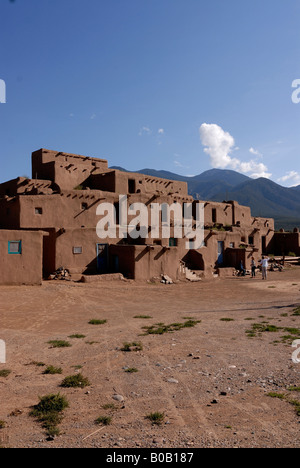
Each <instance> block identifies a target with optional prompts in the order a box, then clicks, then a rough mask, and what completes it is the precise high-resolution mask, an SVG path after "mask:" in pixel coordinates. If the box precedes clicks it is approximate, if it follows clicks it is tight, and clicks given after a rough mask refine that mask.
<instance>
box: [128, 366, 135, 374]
mask: <svg viewBox="0 0 300 468" xmlns="http://www.w3.org/2000/svg"><path fill="white" fill-rule="evenodd" d="M125 372H127V373H128V374H134V373H135V372H138V369H137V368H136V367H129V369H125Z"/></svg>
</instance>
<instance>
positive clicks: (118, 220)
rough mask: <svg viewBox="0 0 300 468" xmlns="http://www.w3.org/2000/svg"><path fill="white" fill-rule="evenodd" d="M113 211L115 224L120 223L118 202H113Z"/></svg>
mask: <svg viewBox="0 0 300 468" xmlns="http://www.w3.org/2000/svg"><path fill="white" fill-rule="evenodd" d="M114 207H115V213H116V224H117V225H119V224H120V203H119V202H117V203H114Z"/></svg>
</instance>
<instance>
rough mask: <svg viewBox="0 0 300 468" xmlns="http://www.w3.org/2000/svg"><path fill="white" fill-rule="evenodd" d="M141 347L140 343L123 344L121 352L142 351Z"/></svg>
mask: <svg viewBox="0 0 300 468" xmlns="http://www.w3.org/2000/svg"><path fill="white" fill-rule="evenodd" d="M142 349H143V345H142V343H141V342H140V341H133V342H132V343H123V348H121V351H124V352H125V353H129V352H131V351H142Z"/></svg>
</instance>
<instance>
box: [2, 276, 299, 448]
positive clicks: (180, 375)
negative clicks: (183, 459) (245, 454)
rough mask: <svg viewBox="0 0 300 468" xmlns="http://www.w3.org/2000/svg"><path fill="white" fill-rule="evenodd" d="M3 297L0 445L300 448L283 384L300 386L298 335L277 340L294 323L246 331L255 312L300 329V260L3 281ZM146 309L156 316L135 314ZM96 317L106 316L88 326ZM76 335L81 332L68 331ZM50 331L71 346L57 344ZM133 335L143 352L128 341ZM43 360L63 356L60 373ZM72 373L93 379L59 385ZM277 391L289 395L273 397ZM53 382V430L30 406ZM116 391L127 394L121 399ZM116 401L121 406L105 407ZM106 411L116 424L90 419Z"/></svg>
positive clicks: (58, 360)
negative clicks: (87, 279) (151, 330)
mask: <svg viewBox="0 0 300 468" xmlns="http://www.w3.org/2000/svg"><path fill="white" fill-rule="evenodd" d="M0 297H1V305H0V339H2V340H4V341H5V343H6V350H7V362H6V363H5V364H0V371H1V370H4V369H9V370H10V371H11V373H10V374H9V375H8V376H7V377H0V420H1V421H4V422H5V427H4V428H3V429H0V445H1V446H4V447H12V448H83V447H85V448H90V447H105V448H112V447H114V448H116V449H117V448H121V447H122V448H138V447H140V448H148V447H162V448H172V447H173V448H185V447H188V448H202V447H278V448H279V447H299V440H300V439H299V427H300V426H299V422H300V418H299V416H298V415H297V412H296V411H295V406H294V405H293V404H291V403H290V400H291V399H294V400H295V399H296V400H297V399H298V400H300V395H299V393H298V392H294V391H292V392H291V391H289V390H288V389H289V388H290V387H299V385H300V379H299V372H300V364H295V363H293V361H292V353H293V351H295V350H294V349H293V348H292V346H291V342H290V341H283V340H282V336H283V335H286V334H287V332H286V331H283V330H280V331H277V332H273V333H272V332H265V333H261V335H259V334H256V336H251V337H249V336H248V334H247V331H249V330H250V329H251V328H252V326H253V324H255V323H256V324H257V323H259V324H262V323H264V324H271V325H276V326H277V327H281V328H283V329H284V328H291V327H293V328H299V317H298V316H295V315H293V310H294V309H295V307H297V306H299V305H300V267H294V268H293V269H288V270H286V271H284V272H282V273H279V272H278V273H270V276H269V279H268V281H262V280H261V276H258V277H257V278H256V279H251V278H249V277H246V278H228V279H218V278H213V279H210V280H203V281H201V282H200V283H178V284H172V285H163V284H146V283H135V282H132V281H130V282H123V281H114V282H105V283H104V282H103V283H102V282H101V283H98V284H97V283H88V284H84V283H74V282H64V281H50V282H45V283H44V284H43V286H41V287H27V286H20V287H0ZM140 315H148V316H151V318H148V319H145V318H135V317H136V316H140ZM187 317H192V318H193V319H195V320H199V321H201V323H197V324H196V326H195V327H191V328H183V329H181V330H179V331H175V332H173V333H165V334H163V335H144V332H145V330H143V328H142V327H144V326H150V325H153V324H155V323H159V322H160V323H164V324H170V323H174V322H180V323H183V322H185V321H186V320H187ZM91 319H106V320H107V322H106V323H105V324H102V325H91V324H89V321H90V320H91ZM222 319H228V320H222ZM229 319H231V320H229ZM74 334H82V335H85V337H84V338H69V337H70V336H71V335H74ZM299 338H300V337H299ZM50 340H67V341H69V342H70V343H71V345H72V346H71V347H69V348H53V347H51V345H50V344H49V343H48V342H49V341H50ZM135 341H140V342H141V343H142V345H143V349H142V350H141V351H131V352H124V351H122V350H121V348H122V346H123V344H124V343H125V342H135ZM275 342H276V343H275ZM37 362H40V363H44V366H43V367H40V366H38V365H36V363H37ZM48 365H53V366H56V367H61V368H62V370H63V372H62V374H61V375H58V374H57V375H45V374H43V372H44V370H45V368H46V366H48ZM76 366H82V367H81V368H80V370H78V368H77V369H76ZM126 368H136V369H137V370H138V372H135V373H128V372H125V370H126ZM76 372H77V373H78V372H81V373H82V374H83V375H84V377H87V378H88V379H89V382H90V385H89V386H88V387H86V388H79V389H78V388H62V387H61V382H62V380H63V378H64V377H66V376H69V375H73V374H76ZM270 392H276V393H281V394H284V395H287V397H288V398H285V399H279V398H272V397H271V396H269V393H270ZM50 393H60V394H61V395H65V396H66V398H67V399H68V401H69V408H67V409H66V410H65V412H64V417H63V420H62V422H61V424H60V426H59V427H60V432H61V433H60V435H59V436H58V437H55V438H54V439H53V440H52V439H51V438H50V440H48V438H47V435H46V432H45V429H44V428H43V427H42V425H41V423H40V422H38V421H37V420H36V419H34V418H33V417H32V416H30V414H29V413H30V411H31V409H32V406H33V405H36V404H37V403H38V402H39V397H41V396H44V395H47V394H50ZM116 394H118V395H121V396H122V397H123V399H124V400H123V401H115V400H114V399H113V396H114V395H116ZM111 403H114V405H115V408H114V409H112V408H110V409H103V406H104V405H106V404H111ZM154 412H161V413H164V415H165V418H164V421H163V423H162V424H161V425H153V424H152V423H151V421H150V420H148V419H146V416H147V415H149V414H150V413H154ZM100 416H111V417H112V421H111V424H110V425H107V426H101V425H100V426H99V425H97V424H95V420H96V419H97V418H99V417H100Z"/></svg>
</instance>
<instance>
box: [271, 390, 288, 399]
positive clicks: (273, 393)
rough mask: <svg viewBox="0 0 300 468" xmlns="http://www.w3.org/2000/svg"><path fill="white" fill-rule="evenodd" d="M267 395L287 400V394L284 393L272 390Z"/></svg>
mask: <svg viewBox="0 0 300 468" xmlns="http://www.w3.org/2000/svg"><path fill="white" fill-rule="evenodd" d="M267 396H269V397H271V398H278V399H279V400H285V398H286V396H285V395H284V394H283V393H276V392H270V393H267Z"/></svg>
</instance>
